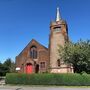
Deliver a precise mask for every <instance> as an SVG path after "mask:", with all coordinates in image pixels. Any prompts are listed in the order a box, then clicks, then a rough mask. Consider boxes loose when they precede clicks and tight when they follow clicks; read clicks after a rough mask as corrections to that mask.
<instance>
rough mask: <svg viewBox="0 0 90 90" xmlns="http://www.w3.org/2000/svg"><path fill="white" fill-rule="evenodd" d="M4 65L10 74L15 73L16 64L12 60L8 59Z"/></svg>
mask: <svg viewBox="0 0 90 90" xmlns="http://www.w3.org/2000/svg"><path fill="white" fill-rule="evenodd" d="M3 65H4V66H5V67H7V68H8V72H15V63H14V62H13V61H12V60H11V59H10V58H8V59H6V61H5V62H4V63H3Z"/></svg>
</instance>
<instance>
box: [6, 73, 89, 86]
mask: <svg viewBox="0 0 90 90" xmlns="http://www.w3.org/2000/svg"><path fill="white" fill-rule="evenodd" d="M5 81H6V84H24V85H59V86H65V85H66V86H82V85H83V86H88V85H90V75H89V74H83V75H80V74H20V73H8V74H7V75H6V80H5Z"/></svg>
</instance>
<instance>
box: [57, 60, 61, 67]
mask: <svg viewBox="0 0 90 90" xmlns="http://www.w3.org/2000/svg"><path fill="white" fill-rule="evenodd" d="M57 66H58V67H60V59H58V60H57Z"/></svg>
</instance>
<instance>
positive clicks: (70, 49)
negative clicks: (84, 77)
mask: <svg viewBox="0 0 90 90" xmlns="http://www.w3.org/2000/svg"><path fill="white" fill-rule="evenodd" d="M59 56H60V59H62V60H63V61H64V62H65V63H67V64H72V66H73V68H74V72H76V73H81V72H86V73H90V41H89V40H87V41H82V40H80V41H78V42H77V43H71V42H69V43H66V44H65V45H64V47H61V46H60V48H59Z"/></svg>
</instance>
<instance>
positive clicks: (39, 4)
mask: <svg viewBox="0 0 90 90" xmlns="http://www.w3.org/2000/svg"><path fill="white" fill-rule="evenodd" d="M57 7H59V8H60V15H61V18H62V19H63V20H66V21H67V24H68V31H69V38H70V40H71V41H73V42H77V41H78V40H80V39H83V40H87V39H90V0H0V62H4V61H5V60H6V59H7V58H11V59H12V60H13V61H15V57H16V56H17V55H18V54H19V53H20V52H21V51H22V50H23V48H24V47H25V46H26V45H27V44H28V43H29V42H30V41H31V40H32V39H35V40H37V41H38V42H39V43H41V44H42V45H45V46H46V47H48V44H49V33H50V22H51V21H55V18H56V8H57Z"/></svg>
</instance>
